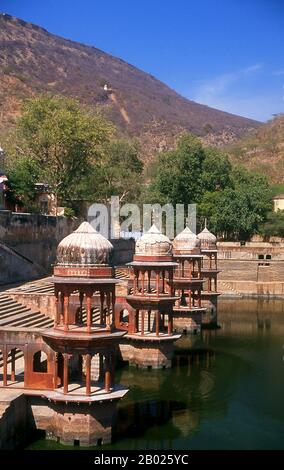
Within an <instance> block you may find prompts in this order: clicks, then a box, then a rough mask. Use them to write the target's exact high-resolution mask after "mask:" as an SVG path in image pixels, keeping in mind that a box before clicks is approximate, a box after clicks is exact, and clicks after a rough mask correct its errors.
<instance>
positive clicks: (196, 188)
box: [150, 134, 205, 204]
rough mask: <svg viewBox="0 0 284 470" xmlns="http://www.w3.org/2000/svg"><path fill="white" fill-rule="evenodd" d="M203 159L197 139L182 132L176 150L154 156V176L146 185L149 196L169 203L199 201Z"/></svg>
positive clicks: (202, 152)
mask: <svg viewBox="0 0 284 470" xmlns="http://www.w3.org/2000/svg"><path fill="white" fill-rule="evenodd" d="M204 159H205V152H204V149H203V147H202V144H201V141H200V140H199V139H198V138H197V137H195V136H193V135H190V134H185V135H183V136H182V137H181V138H180V139H179V141H178V143H177V149H176V150H173V151H171V152H163V153H161V154H159V156H158V162H157V166H156V171H155V174H156V176H155V177H154V181H153V185H152V186H151V187H150V191H151V195H152V199H154V198H155V199H156V201H155V202H161V203H164V202H170V203H172V204H178V203H188V204H189V203H194V202H199V201H200V198H201V195H202V191H203V188H202V178H201V176H202V165H203V162H204Z"/></svg>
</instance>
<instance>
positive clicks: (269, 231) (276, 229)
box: [260, 211, 284, 239]
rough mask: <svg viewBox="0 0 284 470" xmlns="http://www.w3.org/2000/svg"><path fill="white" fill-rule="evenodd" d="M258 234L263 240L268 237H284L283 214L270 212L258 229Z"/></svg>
mask: <svg viewBox="0 0 284 470" xmlns="http://www.w3.org/2000/svg"><path fill="white" fill-rule="evenodd" d="M260 233H261V235H263V237H264V238H265V239H269V237H282V238H283V237H284V212H283V211H278V212H270V213H269V214H268V216H267V219H266V221H265V222H264V223H263V224H262V225H261V227H260Z"/></svg>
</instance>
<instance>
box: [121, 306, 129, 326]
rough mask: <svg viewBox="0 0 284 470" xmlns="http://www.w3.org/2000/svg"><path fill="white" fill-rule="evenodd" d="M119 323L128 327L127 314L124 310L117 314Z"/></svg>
mask: <svg viewBox="0 0 284 470" xmlns="http://www.w3.org/2000/svg"><path fill="white" fill-rule="evenodd" d="M119 321H120V323H125V324H127V325H128V323H129V312H128V310H127V309H126V308H124V309H123V310H121V312H120V314H119Z"/></svg>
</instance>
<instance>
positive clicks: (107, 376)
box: [105, 354, 111, 393]
mask: <svg viewBox="0 0 284 470" xmlns="http://www.w3.org/2000/svg"><path fill="white" fill-rule="evenodd" d="M110 382H111V373H110V363H109V354H106V355H105V391H106V392H107V393H108V392H110Z"/></svg>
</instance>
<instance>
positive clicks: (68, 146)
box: [8, 95, 114, 201]
mask: <svg viewBox="0 0 284 470" xmlns="http://www.w3.org/2000/svg"><path fill="white" fill-rule="evenodd" d="M113 132H114V129H113V126H112V125H111V124H110V123H109V122H107V121H106V120H105V119H104V118H103V117H102V116H101V115H99V114H98V113H94V112H91V111H90V110H89V109H87V108H82V107H80V105H79V104H78V103H77V101H75V100H73V99H71V98H65V97H54V96H50V95H40V96H38V97H36V98H32V99H30V100H28V101H27V102H26V103H25V105H24V107H23V113H22V115H21V117H20V118H19V119H18V121H17V126H16V132H15V135H14V136H13V139H12V141H11V143H10V147H9V148H8V169H9V170H11V168H13V166H14V165H18V160H19V158H22V157H24V160H23V161H22V162H26V164H27V168H28V166H29V164H30V163H28V162H29V161H33V162H34V164H37V165H38V168H39V173H38V174H37V175H36V176H37V178H38V177H40V178H41V180H42V181H41V182H44V183H48V184H49V185H50V187H51V189H52V190H53V191H54V192H55V193H56V194H57V195H58V196H59V197H60V198H61V199H62V200H63V201H70V200H72V199H74V198H76V197H78V196H79V195H78V193H77V191H76V189H77V188H78V187H79V183H80V181H81V180H82V178H83V177H84V176H85V175H86V174H87V173H88V171H89V168H90V165H91V164H92V163H96V162H97V161H98V160H100V159H101V158H102V153H103V146H104V145H105V144H106V143H107V142H109V140H110V138H111V136H112V135H113ZM35 182H36V181H35Z"/></svg>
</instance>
